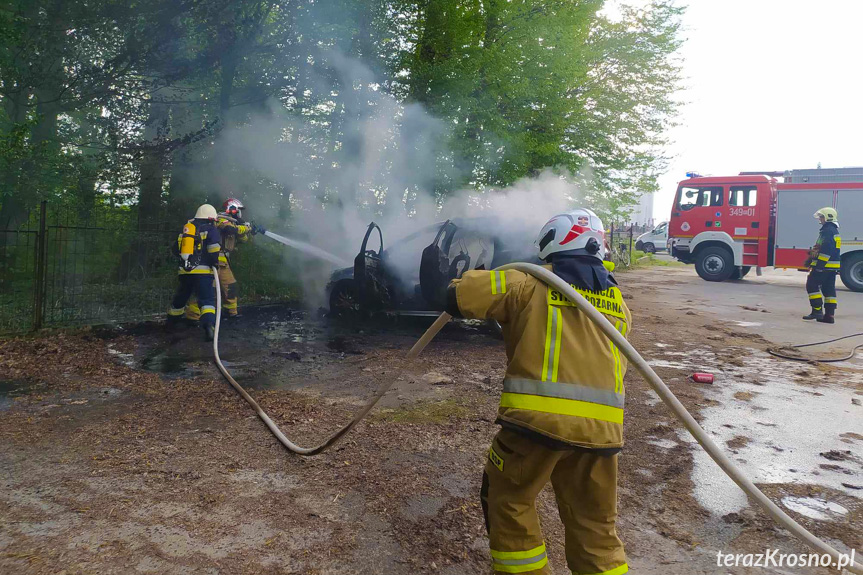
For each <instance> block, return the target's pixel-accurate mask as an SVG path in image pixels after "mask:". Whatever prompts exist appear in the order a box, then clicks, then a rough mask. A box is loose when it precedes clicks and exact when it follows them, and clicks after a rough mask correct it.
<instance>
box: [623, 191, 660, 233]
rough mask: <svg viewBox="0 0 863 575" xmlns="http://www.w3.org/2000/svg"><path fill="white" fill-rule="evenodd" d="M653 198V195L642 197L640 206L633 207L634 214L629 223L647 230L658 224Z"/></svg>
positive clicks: (643, 195) (648, 194) (647, 194)
mask: <svg viewBox="0 0 863 575" xmlns="http://www.w3.org/2000/svg"><path fill="white" fill-rule="evenodd" d="M653 196H654V194H653V193H645V194H642V195H641V198H639V200H638V204H636V205H634V206H633V207H632V214H630V216H629V221H628V222H627V223H629V224H635V225H637V226H641V227H647V228H652V227H653V226H654V225H655V224H656V219H655V218H654V217H653Z"/></svg>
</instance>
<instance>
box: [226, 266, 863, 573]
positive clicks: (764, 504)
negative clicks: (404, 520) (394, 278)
mask: <svg viewBox="0 0 863 575" xmlns="http://www.w3.org/2000/svg"><path fill="white" fill-rule="evenodd" d="M497 270H499V271H504V270H518V271H521V272H524V273H527V274H530V275H532V276H534V277H535V278H537V279H538V280H540V281H542V282H543V283H545V284H546V285H548V286H551V287H554V288H555V289H557V290H558V291H560V292H561V293H562V294H563V295H565V296H566V297H567V298H568V299H569V300H570V301H571V302H573V303H574V304H575V305H576V306H577V307H578V309H579V310H581V312H582V313H584V314H585V315H587V317H588V318H589V319H590V321H592V322H593V323H595V324H596V325H597V326H598V327H599V328H600V329H601V330H602V331H603V333H605V335H606V336H607V337H608V338H609V339H611V340H612V341H613V342H614V344H615V345H616V346H617V347H618V349H620V350H621V351H622V352H623V354H624V355H625V356H626V358H627V359H628V360H629V361H630V363H632V365H634V366H635V369H636V370H638V372H639V373H640V374H641V375H642V376H643V377H644V379H646V380H647V383H649V384H650V386H651V387H652V388H653V389H654V391H656V393H657V394H658V395H659V397H660V398H661V399H662V401H663V402H664V403H665V405H667V406H668V408H669V409H671V412H672V413H673V414H674V415H675V417H677V419H679V420H680V422H681V423H683V425H684V427H686V429H687V430H688V431H689V433H691V434H692V436H693V437H694V438H695V439H696V441H698V443H699V444H700V445H701V447H703V448H704V450H705V451H706V452H707V454H708V455H710V457H711V458H712V459H713V461H715V462H716V464H717V465H719V467H720V468H721V469H722V470H723V471H724V472H725V474H726V475H728V476H729V477H730V478H731V479H732V480H733V481H734V482H735V483H736V484H737V485H738V486H739V487H740V488H741V489H742V490H743V492H744V493H746V494H747V495H748V496H749V497H751V498H752V499H754V500H755V502H756V503H758V505H760V506H761V508H762V509H764V510H765V511H766V512H767V514H768V515H770V516H771V517H772V518H773V519H774V520H775V521H776V522H777V523H779V524H780V525H781V526H782V527H784V528H786V529H788V531H790V532H791V533H792V534H793V535H794V536H795V537H797V538H798V539H800V540H801V541H803V542H804V543H806V544H807V545H809V546H810V547H812V548H813V549H816V550H818V551H820V552H822V553H824V554H827V555H830V556H831V557H832V558H833V560H834V561H836V562H837V563H838V562H839V561H840V553H839V552H838V551H836V550H835V549H833V547H831V546H830V545H827V544H826V543H824V542H823V541H821V540H820V539H818V538H817V537H815V536H814V535H813V534H812V533H810V532H809V531H807V530H806V529H805V528H804V527H803V526H802V525H800V524H799V523H797V522H796V521H794V519H792V518H791V517H790V516H788V515H787V514H786V513H785V512H784V511H782V509H780V508H779V507H778V506H777V505H776V504H775V503H773V502H772V501H771V500H770V499H769V498H768V497H767V496H766V495H764V493H762V492H761V490H760V489H758V487H757V486H756V485H755V484H754V483H752V481H750V480H749V478H747V477H746V476H745V475H744V474H743V471H741V470H740V468H738V467H737V466H736V465H735V464H734V463H733V462H732V461H731V460H730V459H728V457H726V455H725V454H724V453H723V452H722V450H721V449H720V448H719V446H718V445H716V443H714V442H713V440H712V439H710V436H708V435H707V433H706V432H705V431H704V429H702V427H701V426H700V425H698V422H697V421H695V419H694V418H693V417H692V415H690V413H689V412H688V411H687V410H686V407H684V406H683V404H682V403H680V401H679V400H678V399H677V397H675V396H674V394H673V393H672V392H671V390H670V389H668V387H667V386H666V385H665V383H664V382H663V381H662V379H660V377H659V376H658V375H656V373H655V372H654V371H653V368H651V367H650V365H649V364H648V363H647V362H646V361H645V360H644V358H643V357H641V355H639V353H638V352H637V351H636V350H635V348H634V347H632V345H631V344H630V343H629V342H628V341H627V340H626V338H625V337H623V335H621V333H620V332H619V331H617V330H616V329H615V328H614V326H613V325H611V323H610V322H609V321H608V320H607V319H606V318H605V316H604V315H602V314H601V313H600V312H599V311H597V309H596V308H594V307H593V306H592V305H591V304H590V303H589V302H588V301H587V300H586V299H584V296H582V295H581V294H580V293H578V292H577V291H575V290H574V289H573V288H572V286H570V285H569V284H568V283H566V282H565V281H563V280H562V279H560V278H559V277H558V276H556V275H554V274H553V273H552V272H550V271H548V270H547V269H545V268H542V267H540V266H537V265H534V264H528V263H513V264H507V265H505V266H501V267H499V268H497ZM213 276H214V278H215V283H216V331H215V334H214V337H213V353H214V355H215V359H216V365H217V366H218V368H219V371H221V372H222V375H224V376H225V378H226V379H227V380H228V382H229V383H230V384H231V386H233V388H234V389H236V390H237V392H238V393H239V394H240V395H242V396H243V399H245V400H246V401H247V402H248V403H249V404H250V405H251V406H252V407H253V408H254V410H255V412H256V413H257V414H258V417H260V418H261V419H262V420H263V422H264V423H265V424H266V426H267V427H268V428H270V431H272V432H273V435H275V436H276V438H277V439H278V440H279V441H280V442H281V443H282V445H284V446H285V447H286V448H287V449H288V450H289V451H291V452H293V453H296V454H298V455H316V454H318V453H321V452H322V451H324V450H325V449H327V448H328V447H330V446H331V445H333V444H334V443H336V442H337V441H338V440H339V439H341V437H342V436H344V435H345V434H346V433H347V432H349V431H350V430H351V429H353V427H354V426H355V425H356V424H357V423H359V422H360V421H361V420H362V419H363V418H364V417H365V416H366V414H367V413H368V412H369V411H371V409H372V408H373V407H374V406H375V404H377V402H378V401H379V400H380V399H381V398H382V397H383V396H384V395H385V394H386V392H387V391H388V390H389V388H390V387H391V386H392V383H393V382H395V381H396V380H397V379H398V377H399V376H400V375H401V374H402V372H403V371H404V369H405V368H404V367H403V368H401V369H400V370H399V371H398V373H397V375H396V377H394V378H392V379H387V380H386V381H385V382H384V383H382V384H381V386H380V387H379V388H378V390H377V392H376V393H375V395H374V396H373V397H372V398H371V399H370V400H369V401H368V402H367V403H366V404H365V405H364V406H363V408H362V409H360V410H359V411H358V412H357V413H356V415H354V417H353V418H352V419H351V421H350V422H348V424H347V425H345V426H344V427H342V428H341V429H339V430H338V431H336V432H335V433H334V434H332V435H331V436H330V437H329V438H328V439H327V440H326V441H325V442H323V443H321V444H320V445H318V446H315V447H300V446H299V445H297V444H295V443H294V442H292V441H291V440H290V439H288V438H287V437H286V436H285V434H284V433H282V431H281V430H280V429H279V427H278V426H277V425H276V424H275V423H273V421H272V420H271V419H270V418H269V416H268V415H267V414H266V412H264V410H263V409H261V406H259V405H258V403H257V402H256V401H255V400H254V399H253V398H252V396H250V395H249V394H248V393H246V390H245V389H243V387H242V386H241V385H240V384H239V383H237V382H236V381H235V380H234V378H233V377H231V374H230V373H228V370H227V369H225V366H224V365H222V360H221V358H220V357H219V327H220V324H221V319H222V294H221V288H220V285H219V274H218V270H217V269H216V268H213ZM451 318H452V316H450V315H449V314H448V313H446V312H444V313H442V314H441V315H440V316H439V317H438V318H437V320H435V322H434V324H432V326H431V327H430V328H428V330H426V332H425V333H424V334H423V335H422V337H421V338H420V339H419V340H418V341H417V342H416V343H415V344H414V346H413V347H412V348H411V349H410V351H409V352H408V354H407V357H406V359H407V360H408V361H407V362H406V363H405V364H404V365H405V366H407V364H408V363H409V362H411V361H413V360H414V359H415V358H416V357H417V356H418V355H419V354H420V352H421V351H422V350H423V349H425V347H426V345H428V343H429V342H430V341H431V340H432V339H433V338H434V337H435V336H436V335H437V334H438V332H439V331H440V330H441V329H442V328H443V326H444V325H446V323H447V322H449V320H450V319H451ZM846 569H847V570H848V571H850V572H851V573H855V574H856V575H863V565H861V564H860V563H857V562H855V563H853V564H852V565H848V566H846Z"/></svg>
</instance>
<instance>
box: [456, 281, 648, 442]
mask: <svg viewBox="0 0 863 575" xmlns="http://www.w3.org/2000/svg"><path fill="white" fill-rule="evenodd" d="M546 267H547V268H548V267H549V266H546ZM605 285H606V286H607V289H604V290H601V291H599V290H598V291H592V290H589V289H585V288H582V287H579V286H576V285H574V286H573V287H574V288H575V289H576V290H577V291H578V292H579V293H581V294H582V295H583V296H585V298H587V300H588V301H589V302H591V303H592V304H593V305H594V307H596V308H597V309H598V310H599V311H600V312H602V313H603V314H604V315H605V317H606V318H607V319H608V320H609V321H610V322H611V323H612V325H614V326H616V327H617V329H618V331H620V333H621V334H623V335H624V336H628V334H629V329H630V327H631V325H632V317H631V314H630V312H629V308H627V306H626V303H624V301H623V297H622V296H621V294H620V290H619V289H618V288H617V287H616V286H614V285H612V284H605ZM451 287H453V288H454V289H455V300H456V302H457V305H458V309H459V312H460V313H461V314H462V315H463V316H464V317H467V318H477V319H494V320H496V321H498V322H499V323H500V324H501V327H502V329H503V336H504V341H505V344H506V356H507V360H508V363H507V369H506V376H505V378H504V382H503V394H502V395H501V400H500V407H499V409H498V420H499V422H500V423H502V424H503V425H505V426H516V427H520V428H522V429H525V430H529V431H528V433H530V432H533V433H539V434H541V435H544V436H546V437H549V438H551V439H553V440H555V441H556V442H561V443H564V444H566V445H570V446H575V447H581V448H588V449H615V448H620V447H622V446H623V403H624V395H625V394H624V388H623V376H624V375H625V374H626V368H627V360H626V358H625V357H624V356H623V355H622V354H621V353H620V350H618V349H617V346H615V345H614V344H613V343H612V342H611V340H609V339H608V338H607V337H606V336H605V334H603V333H602V332H601V331H600V329H599V328H598V327H597V326H595V325H594V324H593V322H591V321H590V320H589V319H588V318H587V317H586V316H585V315H584V314H582V313H581V312H580V311H579V310H578V308H577V307H575V304H573V303H572V302H570V301H569V300H567V299H566V298H565V297H564V296H563V294H561V293H559V292H557V291H556V290H553V289H552V288H550V287H548V286H546V285H545V284H544V283H542V282H541V281H539V280H538V279H536V278H534V277H533V276H531V275H528V274H525V273H522V272H518V271H514V270H510V271H505V272H496V271H478V270H474V271H468V272H465V274H464V275H463V276H462V278H461V279H457V280H453V281H452V283H451Z"/></svg>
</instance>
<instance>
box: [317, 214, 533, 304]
mask: <svg viewBox="0 0 863 575" xmlns="http://www.w3.org/2000/svg"><path fill="white" fill-rule="evenodd" d="M498 229H500V226H497V225H496V222H495V221H494V220H491V219H484V218H465V219H451V220H446V221H445V222H442V223H437V224H434V225H431V226H426V227H424V228H421V229H419V230H417V231H416V232H414V233H412V234H409V235H407V236H406V237H404V238H402V239H401V240H399V241H398V242H396V243H394V244H393V246H392V247H386V248H385V245H384V235H383V231H382V230H381V228H380V226H378V225H377V224H376V223H375V222H371V223H370V224H369V226H368V228H367V229H366V233H365V236H364V237H363V240H362V243H361V245H360V250H359V253H358V254H357V256H356V258H355V259H354V265H353V267H352V268H343V269H340V270H337V271H336V272H334V273H333V274H332V276H331V277H330V282H329V283H328V284H327V296H328V298H327V299H328V302H329V308H330V313H331V314H334V315H344V314H349V313H360V312H362V313H375V312H384V313H395V314H399V315H430V316H431V315H437V314H438V313H440V312H441V311H442V310H443V309H444V306H445V294H446V287H447V285H449V282H450V281H451V280H453V279H456V278H460V277H461V276H462V274H463V273H464V272H466V271H469V270H484V269H488V270H490V269H494V268H496V267H498V266H501V265H504V264H506V263H510V262H514V261H527V262H532V263H539V260H538V259H537V258H536V255H535V251H534V249H533V238H531V237H530V236H529V235H527V234H519V233H517V232H511V231H510V232H508V233H505V234H504V233H500V232H498V231H496V230H498ZM375 248H376V249H375Z"/></svg>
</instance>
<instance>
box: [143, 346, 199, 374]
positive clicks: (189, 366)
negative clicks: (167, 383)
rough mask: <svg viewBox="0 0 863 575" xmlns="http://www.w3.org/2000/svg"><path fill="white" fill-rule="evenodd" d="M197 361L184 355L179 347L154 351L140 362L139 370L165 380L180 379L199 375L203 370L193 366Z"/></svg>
mask: <svg viewBox="0 0 863 575" xmlns="http://www.w3.org/2000/svg"><path fill="white" fill-rule="evenodd" d="M197 361H198V359H196V358H194V357H190V356H189V354H187V353H184V349H183V348H181V347H177V346H175V347H173V348H168V349H156V350H153V351H152V352H151V353H149V354H147V355H146V356H145V357H144V358H143V359H142V360H141V369H144V370H147V371H154V372H156V373H159V374H161V375H163V376H164V377H166V378H167V379H182V378H187V377H195V376H198V375H201V374H202V373H203V370H202V369H201V368H200V367H198V366H197V365H195V364H194V363H195V362H197Z"/></svg>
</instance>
